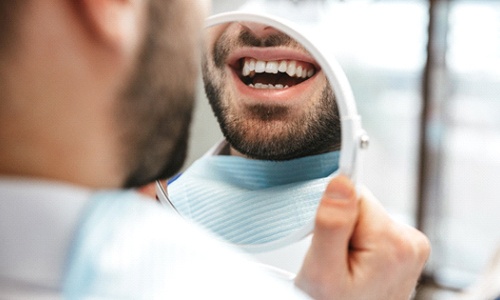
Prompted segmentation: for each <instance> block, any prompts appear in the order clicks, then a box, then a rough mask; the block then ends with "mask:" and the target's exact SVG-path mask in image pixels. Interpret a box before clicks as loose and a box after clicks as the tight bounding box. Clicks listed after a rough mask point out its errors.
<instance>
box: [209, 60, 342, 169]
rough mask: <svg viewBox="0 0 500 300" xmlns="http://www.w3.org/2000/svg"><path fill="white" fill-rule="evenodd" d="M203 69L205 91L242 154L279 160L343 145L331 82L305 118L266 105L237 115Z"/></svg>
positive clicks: (286, 108)
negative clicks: (224, 102) (291, 117)
mask: <svg viewBox="0 0 500 300" xmlns="http://www.w3.org/2000/svg"><path fill="white" fill-rule="evenodd" d="M203 69H204V72H203V73H204V82H205V92H206V94H207V97H208V100H209V102H210V105H211V107H212V110H213V111H214V114H215V116H216V118H217V121H218V122H219V126H220V128H221V131H222V133H223V135H224V137H225V138H226V140H227V141H228V142H229V143H230V144H231V146H232V147H233V148H234V149H236V150H237V151H239V152H241V153H242V154H244V155H246V156H248V157H250V158H255V159H263V160H278V161H279V160H289V159H294V158H299V157H304V156H308V155H315V154H320V153H325V152H329V151H333V150H338V149H339V148H340V142H341V133H340V120H339V117H338V110H337V106H336V103H335V98H334V96H333V92H332V90H331V88H330V86H329V85H327V86H326V87H325V88H324V89H323V92H322V95H321V98H320V99H319V102H318V105H316V106H315V107H314V109H311V110H309V112H308V113H307V114H306V115H305V116H304V117H303V118H296V119H295V120H290V118H289V110H290V108H289V107H286V106H279V105H263V104H259V105H253V106H246V107H245V109H246V110H245V115H242V116H238V115H237V114H236V113H235V112H234V111H233V109H231V107H229V105H224V104H223V101H222V100H223V91H222V88H220V87H219V86H217V85H216V84H215V83H214V82H213V79H212V78H213V76H210V75H208V74H209V73H210V71H208V66H207V65H206V63H205V64H204V67H203ZM228 102H229V101H227V102H226V103H228Z"/></svg>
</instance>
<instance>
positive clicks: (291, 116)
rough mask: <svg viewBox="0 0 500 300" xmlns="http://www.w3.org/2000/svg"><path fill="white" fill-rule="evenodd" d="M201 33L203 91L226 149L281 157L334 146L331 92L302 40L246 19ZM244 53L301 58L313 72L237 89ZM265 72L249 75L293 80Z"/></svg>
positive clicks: (335, 119)
mask: <svg viewBox="0 0 500 300" xmlns="http://www.w3.org/2000/svg"><path fill="white" fill-rule="evenodd" d="M207 35H208V40H207V47H206V52H205V56H204V62H203V80H204V83H205V91H206V93H207V96H208V99H209V102H210V104H211V106H212V109H213V111H214V113H215V115H216V117H217V120H218V122H219V124H220V127H221V129H222V132H223V134H224V136H225V137H226V139H227V140H228V142H229V143H230V145H231V154H233V155H245V156H247V157H251V158H257V159H266V160H287V159H293V158H298V157H303V156H307V155H314V154H319V153H324V152H328V151H332V150H337V149H339V148H340V120H339V116H338V111H337V106H336V103H335V98H334V95H333V92H332V90H331V87H330V85H329V84H328V82H327V80H326V77H325V75H324V73H323V72H322V71H321V68H320V66H318V65H317V63H315V61H314V59H313V58H312V56H311V55H310V54H309V53H308V52H307V51H306V50H305V49H304V48H303V47H302V45H300V44H299V43H297V42H296V41H295V40H293V39H291V38H290V37H289V36H287V35H285V34H284V33H282V32H280V31H277V30H275V29H274V28H272V27H268V26H265V25H261V24H256V23H249V22H241V23H237V22H233V23H231V24H228V25H220V26H217V27H216V28H212V29H210V31H209V32H208V34H207ZM245 57H247V58H255V59H260V60H266V61H270V60H273V61H281V60H287V61H290V60H300V61H305V62H307V65H308V66H309V67H308V68H314V69H315V73H314V76H313V77H311V78H310V79H308V80H306V81H304V82H303V83H301V84H298V85H296V86H295V87H294V88H288V89H287V88H285V89H280V90H276V89H273V90H257V89H249V88H242V87H241V86H242V85H241V82H240V79H239V77H241V69H242V65H241V60H242V59H243V58H245ZM257 76H259V75H257ZM257 76H256V77H257ZM268 76H269V74H268ZM271 77H272V78H271V79H265V80H264V79H254V80H255V81H260V80H263V81H262V82H264V83H266V82H268V81H267V80H270V82H274V81H275V80H278V79H275V78H278V77H281V79H279V81H277V82H279V83H283V85H285V84H290V86H291V85H292V84H291V83H288V82H293V80H290V79H286V77H288V76H286V75H284V74H282V73H281V74H280V75H274V76H273V75H271ZM283 77H285V78H283ZM306 82H307V84H306ZM299 86H300V87H302V88H300V87H299ZM255 91H257V93H256V92H255ZM270 141H272V143H271V142H270Z"/></svg>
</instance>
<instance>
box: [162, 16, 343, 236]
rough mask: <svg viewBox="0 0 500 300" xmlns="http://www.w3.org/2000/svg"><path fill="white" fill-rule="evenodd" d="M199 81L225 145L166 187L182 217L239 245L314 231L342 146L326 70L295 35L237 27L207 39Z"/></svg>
mask: <svg viewBox="0 0 500 300" xmlns="http://www.w3.org/2000/svg"><path fill="white" fill-rule="evenodd" d="M202 71H203V83H204V87H205V92H206V95H207V98H208V101H209V103H210V106H211V108H212V110H213V113H214V115H215V117H216V119H217V121H218V123H219V126H220V129H221V131H222V133H223V136H224V140H223V141H221V142H220V143H218V144H216V145H214V147H213V148H212V149H211V150H209V151H208V152H207V153H206V154H205V155H204V156H203V157H201V158H200V159H198V160H197V161H196V162H194V163H193V164H192V165H191V166H189V167H188V168H187V169H186V170H185V171H184V172H183V173H182V174H180V176H178V177H177V178H176V179H175V180H173V181H172V182H170V183H169V186H168V196H169V199H170V201H171V202H172V204H173V205H174V206H175V208H176V210H177V211H178V212H179V213H180V214H181V215H182V216H184V217H186V218H189V219H192V220H194V221H195V222H198V223H200V224H201V225H203V226H204V227H206V228H208V229H209V230H211V231H212V232H214V233H215V234H217V235H219V236H221V237H222V238H223V239H225V240H227V241H230V242H232V243H236V244H242V245H246V244H250V245H251V244H262V243H267V242H271V241H275V240H279V239H281V238H284V237H286V236H288V235H290V234H292V233H293V232H294V231H296V230H298V229H299V228H302V227H303V226H304V225H306V224H308V223H310V222H312V220H313V219H314V214H315V211H316V207H317V204H318V202H319V200H320V199H321V195H322V193H323V191H324V188H325V186H326V183H327V182H328V180H329V178H331V176H332V175H333V174H335V172H336V171H337V169H338V159H339V151H340V145H341V128H340V118H339V112H338V109H337V105H336V101H335V96H334V92H333V90H332V88H331V86H330V83H329V82H328V80H327V79H326V76H325V74H324V73H323V72H322V66H320V65H319V64H318V63H317V62H316V60H315V58H314V57H313V56H312V55H311V54H310V53H309V52H308V51H307V49H305V47H304V46H303V45H302V44H301V43H300V42H298V41H297V40H296V39H295V38H293V37H291V36H290V35H289V34H286V33H284V32H282V31H279V30H276V29H275V28H273V27H270V26H268V25H266V24H259V23H253V22H231V23H227V24H222V25H217V26H214V27H210V28H208V29H207V34H206V48H205V53H204V59H203V66H202Z"/></svg>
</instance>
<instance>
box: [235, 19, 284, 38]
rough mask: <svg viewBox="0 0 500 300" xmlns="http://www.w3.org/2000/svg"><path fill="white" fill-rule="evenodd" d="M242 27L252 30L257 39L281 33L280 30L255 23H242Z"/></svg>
mask: <svg viewBox="0 0 500 300" xmlns="http://www.w3.org/2000/svg"><path fill="white" fill-rule="evenodd" d="M240 25H241V26H243V27H245V28H247V29H248V30H250V31H251V32H252V33H253V34H254V35H255V36H256V37H259V38H262V37H265V36H268V35H271V34H276V33H280V31H279V30H277V29H275V28H274V27H271V26H269V25H266V24H262V23H255V22H240Z"/></svg>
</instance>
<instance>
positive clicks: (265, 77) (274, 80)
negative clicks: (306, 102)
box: [252, 73, 305, 86]
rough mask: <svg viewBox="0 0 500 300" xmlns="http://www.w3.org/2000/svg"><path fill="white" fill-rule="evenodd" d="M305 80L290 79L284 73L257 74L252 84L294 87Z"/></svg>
mask: <svg viewBox="0 0 500 300" xmlns="http://www.w3.org/2000/svg"><path fill="white" fill-rule="evenodd" d="M304 80H305V79H304V78H296V77H290V76H288V75H287V74H283V73H279V74H269V73H257V74H255V77H254V78H253V80H252V83H253V84H256V83H262V84H272V85H277V84H282V85H283V86H285V85H288V86H294V85H297V84H299V83H301V82H302V81H304Z"/></svg>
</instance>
